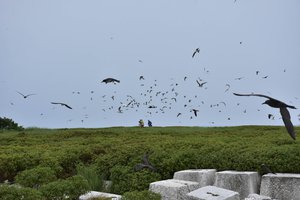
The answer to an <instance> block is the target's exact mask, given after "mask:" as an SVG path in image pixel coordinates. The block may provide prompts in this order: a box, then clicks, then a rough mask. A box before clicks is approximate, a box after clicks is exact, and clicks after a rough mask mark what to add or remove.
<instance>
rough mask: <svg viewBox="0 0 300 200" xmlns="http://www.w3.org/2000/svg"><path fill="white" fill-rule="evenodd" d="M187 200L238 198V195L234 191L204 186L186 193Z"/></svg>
mask: <svg viewBox="0 0 300 200" xmlns="http://www.w3.org/2000/svg"><path fill="white" fill-rule="evenodd" d="M187 200H240V196H239V193H237V192H235V191H231V190H226V189H223V188H218V187H215V186H205V187H202V188H200V189H197V190H194V191H192V192H190V193H188V194H187Z"/></svg>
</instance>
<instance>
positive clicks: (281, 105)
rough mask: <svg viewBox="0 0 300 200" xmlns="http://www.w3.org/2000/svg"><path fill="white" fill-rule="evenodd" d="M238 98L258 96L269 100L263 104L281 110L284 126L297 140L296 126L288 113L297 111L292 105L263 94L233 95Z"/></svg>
mask: <svg viewBox="0 0 300 200" xmlns="http://www.w3.org/2000/svg"><path fill="white" fill-rule="evenodd" d="M233 94H234V95H236V96H257V97H264V98H267V99H268V100H266V101H265V102H264V103H263V104H267V105H269V106H270V107H273V108H279V109H280V114H281V116H282V120H283V122H284V125H285V127H286V130H287V132H288V133H289V134H290V136H291V137H292V138H293V139H294V140H296V133H295V131H294V126H293V124H292V122H291V116H290V113H289V111H288V109H287V108H292V109H296V108H295V107H294V106H291V105H287V104H285V103H283V102H282V101H279V100H277V99H274V98H272V97H269V96H266V95H263V94H253V93H252V94H237V93H233Z"/></svg>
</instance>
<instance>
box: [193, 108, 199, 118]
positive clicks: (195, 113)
mask: <svg viewBox="0 0 300 200" xmlns="http://www.w3.org/2000/svg"><path fill="white" fill-rule="evenodd" d="M192 111H193V112H194V115H195V117H197V113H198V112H199V110H196V109H192Z"/></svg>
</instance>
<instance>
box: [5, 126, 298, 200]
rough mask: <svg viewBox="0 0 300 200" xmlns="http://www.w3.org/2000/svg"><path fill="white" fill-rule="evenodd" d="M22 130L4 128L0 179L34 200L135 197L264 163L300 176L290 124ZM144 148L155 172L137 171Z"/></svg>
mask: <svg viewBox="0 0 300 200" xmlns="http://www.w3.org/2000/svg"><path fill="white" fill-rule="evenodd" d="M295 129H296V132H299V131H300V128H298V127H295ZM21 133H22V135H20V131H2V132H0V182H3V181H5V180H9V181H16V182H17V183H19V184H20V185H22V186H23V187H27V188H21V189H15V188H14V189H12V192H11V193H10V195H11V194H12V193H13V195H16V197H18V195H19V193H22V194H23V193H26V195H27V196H30V195H36V196H37V198H32V199H38V196H39V195H40V196H42V197H44V198H47V199H55V198H56V199H60V198H62V197H63V196H66V195H67V196H70V197H71V198H75V199H76V197H77V196H78V195H80V194H83V193H85V191H87V190H90V189H93V190H102V191H103V190H105V191H106V192H113V193H117V194H126V195H127V196H126V195H124V196H125V197H126V198H128V200H130V198H133V197H134V195H136V196H139V195H140V196H143V195H142V194H144V192H143V191H145V190H148V188H149V183H151V182H153V181H157V180H162V179H169V178H172V176H173V174H174V172H176V171H178V170H183V169H191V168H194V169H195V168H199V169H201V168H202V169H205V168H206V169H207V168H215V169H217V170H225V169H230V170H247V171H258V170H259V169H260V165H261V164H262V163H265V164H267V165H268V166H269V167H270V168H271V169H272V170H273V171H275V172H286V173H300V142H299V141H293V140H291V139H290V138H289V136H288V135H287V134H286V130H285V127H231V128H230V127H228V128H197V127H195V128H192V127H190V128H189V127H181V128H180V127H166V128H158V127H153V128H151V129H140V128H135V127H133V128H107V129H66V130H44V129H30V130H28V129H25V130H23V131H22V132H21ZM145 152H150V155H149V161H150V163H151V164H152V165H153V166H155V168H156V169H157V171H155V172H152V171H149V170H148V169H143V170H141V171H137V172H135V171H134V170H133V169H134V166H135V165H136V164H138V163H141V162H142V157H143V155H144V153H145ZM291 163H292V164H291ZM77 175H80V176H77ZM103 180H109V181H112V185H111V187H110V188H106V189H105V187H104V186H103ZM6 187H7V186H1V189H0V191H1V192H2V193H0V196H1V194H4V193H5V192H6V193H5V195H6V196H7V195H9V194H8V193H7V188H6ZM32 187H33V188H34V189H33V188H32ZM23 189H24V190H23ZM19 190H20V191H19ZM144 195H150V194H148V193H147V194H146V192H145V194H144ZM1 197H2V196H1ZM151 198H152V197H151ZM153 198H154V199H155V198H156V197H153ZM16 199H18V198H16ZM141 199H142V198H141ZM149 199H150V196H149ZM133 200H134V199H133Z"/></svg>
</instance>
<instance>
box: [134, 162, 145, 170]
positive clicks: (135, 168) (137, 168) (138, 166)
mask: <svg viewBox="0 0 300 200" xmlns="http://www.w3.org/2000/svg"><path fill="white" fill-rule="evenodd" d="M144 167H145V165H144V164H142V163H139V164H137V165H135V166H134V171H140V170H142V169H143V168H144Z"/></svg>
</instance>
